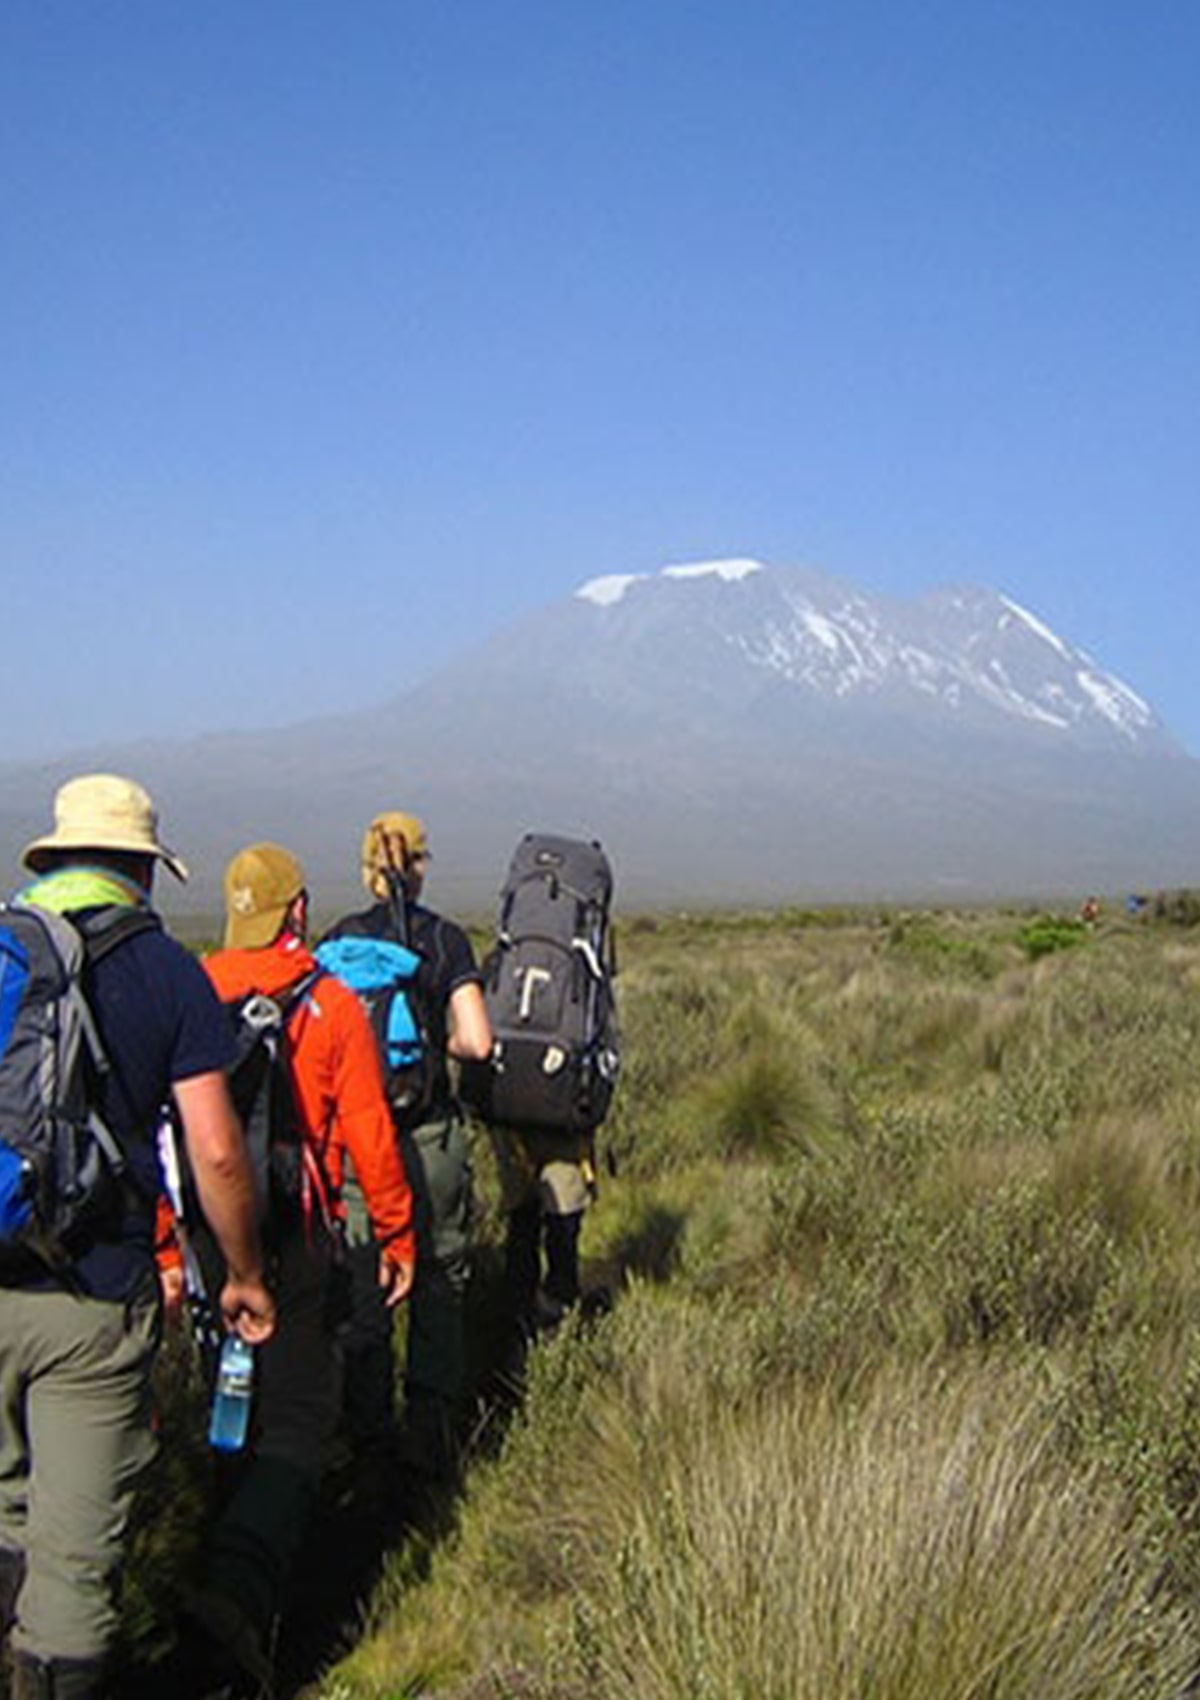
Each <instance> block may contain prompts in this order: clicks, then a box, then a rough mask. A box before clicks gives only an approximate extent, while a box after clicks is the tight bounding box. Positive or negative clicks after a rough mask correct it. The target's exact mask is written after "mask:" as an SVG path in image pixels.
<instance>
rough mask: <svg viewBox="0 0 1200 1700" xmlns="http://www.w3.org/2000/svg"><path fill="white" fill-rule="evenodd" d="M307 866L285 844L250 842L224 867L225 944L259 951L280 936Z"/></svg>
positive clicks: (301, 886)
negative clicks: (304, 867) (304, 866)
mask: <svg viewBox="0 0 1200 1700" xmlns="http://www.w3.org/2000/svg"><path fill="white" fill-rule="evenodd" d="M305 883H306V882H305V878H304V869H303V868H302V867H301V866H300V864H299V862H298V861H297V860H296V858H295V857H294V856H293V855H292V853H291V851H290V850H285V849H284V848H283V846H282V844H248V845H247V846H246V848H245V849H244V850H239V851H238V853H237V855H236V856H235V857H234V858H233V860H232V861H231V862H230V864H229V866H228V867H227V868H226V869H225V947H226V949H227V950H259V949H261V948H262V946H263V945H268V944H273V943H274V942H275V940H276V939H277V938H278V937H279V931H280V928H281V927H282V926H283V919H284V916H285V915H286V914H287V912H288V907H289V905H290V904H291V903H292V902H293V901H294V900H295V899H296V898H297V897H299V895H300V893H301V892H302V891H303V890H304V887H305Z"/></svg>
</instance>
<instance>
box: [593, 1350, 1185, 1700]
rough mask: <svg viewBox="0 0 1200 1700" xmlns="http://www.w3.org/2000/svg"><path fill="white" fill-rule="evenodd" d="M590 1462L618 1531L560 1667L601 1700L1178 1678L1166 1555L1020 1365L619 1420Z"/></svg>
mask: <svg viewBox="0 0 1200 1700" xmlns="http://www.w3.org/2000/svg"><path fill="white" fill-rule="evenodd" d="M609 1422H610V1425H613V1424H614V1423H615V1418H614V1417H613V1415H612V1413H610V1414H609ZM598 1471H599V1472H600V1479H599V1481H598V1484H597V1485H598V1487H599V1490H600V1491H599V1493H598V1495H597V1500H596V1507H597V1511H598V1513H599V1516H600V1518H601V1519H602V1520H603V1521H604V1522H605V1523H607V1525H608V1526H609V1531H610V1540H609V1543H608V1550H607V1553H606V1561H605V1563H604V1565H603V1568H602V1569H600V1568H595V1567H593V1568H592V1569H591V1571H590V1573H589V1572H586V1571H585V1573H584V1575H583V1576H582V1577H581V1578H580V1579H578V1580H577V1582H576V1584H575V1592H574V1597H573V1601H572V1641H571V1650H570V1656H569V1657H566V1658H564V1659H563V1661H562V1665H563V1668H564V1673H565V1674H566V1675H567V1676H568V1677H572V1676H574V1677H577V1678H578V1679H581V1681H582V1682H584V1683H586V1685H587V1690H588V1692H590V1693H591V1694H593V1695H595V1696H596V1697H597V1700H607V1697H609V1696H611V1697H612V1700H617V1697H618V1696H620V1697H622V1700H624V1697H625V1696H627V1695H630V1694H636V1695H637V1696H638V1697H639V1700H695V1697H697V1696H708V1697H711V1700H741V1697H745V1700H760V1697H761V1696H764V1695H769V1696H779V1697H781V1700H782V1697H784V1696H786V1697H788V1700H842V1697H845V1700H859V1697H860V1696H864V1695H867V1694H869V1695H871V1696H873V1697H874V1696H879V1697H881V1700H939V1697H941V1696H944V1697H946V1700H950V1697H951V1696H953V1697H954V1700H962V1697H964V1696H970V1695H987V1696H989V1697H991V1700H1009V1697H1011V1700H1017V1697H1021V1700H1060V1697H1061V1700H1067V1697H1070V1700H1084V1697H1091V1700H1121V1697H1123V1696H1129V1697H1133V1696H1138V1697H1145V1700H1149V1697H1150V1696H1151V1695H1153V1696H1155V1700H1166V1697H1167V1696H1169V1695H1172V1694H1182V1693H1183V1691H1184V1685H1185V1682H1186V1680H1187V1677H1188V1674H1189V1667H1190V1660H1189V1659H1188V1657H1187V1656H1186V1654H1184V1653H1183V1652H1182V1651H1181V1650H1180V1643H1178V1642H1176V1643H1175V1644H1174V1646H1172V1644H1171V1642H1170V1641H1169V1639H1168V1638H1167V1637H1166V1636H1165V1634H1164V1633H1162V1632H1163V1630H1164V1629H1165V1627H1166V1625H1165V1624H1164V1623H1162V1622H1159V1623H1158V1624H1157V1625H1154V1622H1153V1619H1152V1618H1151V1616H1150V1615H1149V1614H1148V1611H1147V1604H1148V1601H1149V1599H1150V1597H1151V1595H1152V1593H1153V1589H1154V1585H1155V1581H1156V1575H1157V1571H1156V1565H1155V1562H1154V1560H1153V1559H1152V1558H1151V1557H1149V1556H1148V1555H1147V1554H1146V1553H1145V1552H1144V1551H1143V1550H1141V1548H1140V1546H1139V1543H1138V1540H1137V1538H1136V1535H1135V1533H1134V1531H1133V1530H1132V1529H1131V1526H1130V1521H1129V1517H1128V1512H1127V1509H1126V1508H1125V1506H1124V1505H1123V1504H1122V1502H1121V1499H1120V1497H1119V1496H1117V1495H1114V1494H1113V1493H1112V1492H1111V1491H1106V1490H1105V1489H1104V1488H1103V1487H1102V1485H1101V1484H1100V1482H1099V1480H1098V1478H1097V1477H1096V1476H1095V1475H1094V1474H1093V1475H1090V1476H1089V1475H1087V1474H1081V1473H1075V1474H1071V1473H1070V1472H1068V1471H1067V1470H1066V1469H1065V1467H1064V1466H1063V1464H1062V1462H1061V1461H1060V1460H1057V1459H1056V1457H1055V1455H1054V1449H1053V1446H1052V1444H1051V1438H1050V1432H1049V1429H1048V1427H1047V1424H1046V1422H1045V1418H1044V1416H1043V1415H1042V1414H1041V1413H1040V1412H1039V1410H1038V1406H1037V1403H1036V1401H1034V1400H1031V1399H1030V1396H1029V1393H1028V1389H1027V1388H1025V1387H1023V1386H1022V1384H1021V1381H1020V1379H1019V1378H1008V1377H1006V1376H1005V1375H1002V1374H997V1373H996V1372H994V1371H990V1372H988V1373H986V1374H983V1375H977V1376H972V1377H970V1378H958V1379H954V1380H949V1379H947V1378H944V1377H939V1376H935V1375H932V1374H926V1375H921V1374H920V1373H918V1372H908V1373H904V1374H899V1375H897V1374H884V1375H882V1376H880V1377H879V1378H878V1379H877V1380H876V1381H874V1382H873V1383H872V1384H871V1385H869V1386H868V1387H867V1388H865V1389H864V1390H861V1391H860V1393H859V1395H858V1397H856V1398H853V1399H846V1398H844V1397H833V1398H831V1397H828V1396H826V1395H825V1394H824V1393H822V1392H820V1391H818V1392H815V1393H813V1394H811V1395H810V1396H808V1397H807V1398H804V1397H800V1398H789V1399H782V1398H779V1397H772V1396H771V1395H767V1396H766V1397H765V1398H764V1399H763V1400H762V1401H761V1402H759V1403H756V1404H755V1405H753V1406H751V1407H749V1408H738V1407H736V1406H724V1407H717V1408H710V1409H706V1410H704V1412H703V1415H702V1416H701V1417H700V1418H699V1419H697V1418H695V1417H694V1416H693V1418H692V1420H691V1421H690V1422H689V1423H688V1425H687V1427H686V1429H682V1430H676V1431H672V1430H671V1429H669V1428H668V1429H667V1430H666V1431H665V1432H661V1431H660V1432H659V1433H657V1434H656V1435H654V1436H653V1437H652V1438H650V1439H648V1438H647V1437H646V1435H645V1433H644V1430H643V1431H639V1430H637V1429H634V1430H633V1431H632V1432H627V1431H622V1430H621V1429H620V1428H619V1427H618V1428H617V1429H616V1431H615V1432H613V1428H612V1427H611V1426H610V1431H609V1433H608V1435H607V1436H606V1438H605V1442H604V1444H603V1447H602V1449H601V1450H600V1451H599V1453H598ZM601 1508H602V1509H601ZM589 1522H590V1523H591V1524H592V1526H593V1527H594V1523H595V1514H593V1515H592V1516H591V1517H590V1518H589ZM614 1559H615V1562H614ZM1156 1629H1157V1633H1156Z"/></svg>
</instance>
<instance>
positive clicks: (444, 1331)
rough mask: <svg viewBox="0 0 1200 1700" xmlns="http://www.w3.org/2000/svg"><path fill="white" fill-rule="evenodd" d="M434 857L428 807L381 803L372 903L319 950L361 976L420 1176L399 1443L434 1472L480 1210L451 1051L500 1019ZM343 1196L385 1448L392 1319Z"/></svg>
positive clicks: (372, 837)
mask: <svg viewBox="0 0 1200 1700" xmlns="http://www.w3.org/2000/svg"><path fill="white" fill-rule="evenodd" d="M429 860H430V856H429V841H428V837H427V835H426V831H425V827H424V825H423V824H422V823H421V821H419V820H418V819H417V818H416V817H415V816H414V815H409V814H404V813H402V812H400V811H398V810H393V811H390V812H387V813H384V814H380V815H377V816H376V817H375V819H374V820H373V821H372V822H371V823H370V825H369V826H368V827H367V830H366V832H365V834H364V836H363V842H362V854H361V864H362V878H363V884H364V885H365V886H366V888H367V890H368V891H369V892H370V894H371V896H372V898H373V899H374V903H373V904H372V906H371V907H370V908H369V909H365V910H361V911H359V912H358V913H356V914H353V915H347V916H345V917H344V918H343V919H342V920H341V921H339V922H338V923H337V924H336V925H335V926H334V927H332V928H331V929H330V931H329V933H328V934H327V935H326V937H325V939H324V940H323V941H322V943H321V945H320V947H319V949H318V957H319V959H320V960H321V961H322V962H323V963H324V964H325V965H326V966H327V967H330V968H331V969H333V971H334V972H336V973H337V974H339V975H341V976H343V977H344V978H346V979H347V981H348V982H349V983H350V984H352V985H354V986H355V987H356V988H357V989H358V991H359V995H360V996H361V997H362V998H363V1000H364V1002H365V1003H366V1005H367V1007H368V1010H369V1011H370V1013H371V1019H372V1025H373V1027H374V1029H375V1033H376V1039H377V1042H378V1044H379V1047H380V1051H381V1054H382V1056H383V1061H384V1075H385V1079H386V1082H387V1091H388V1098H389V1102H390V1104H391V1108H392V1117H393V1120H394V1123H395V1127H396V1132H397V1136H398V1138H399V1141H400V1144H401V1146H402V1148H403V1152H404V1161H405V1166H406V1168H407V1170H408V1175H409V1179H410V1181H411V1183H412V1188H413V1197H414V1201H415V1207H416V1231H417V1250H418V1257H417V1277H416V1283H415V1286H414V1288H413V1296H412V1304H411V1305H410V1307H409V1314H408V1353H407V1361H406V1364H405V1370H404V1418H403V1430H402V1433H401V1436H400V1451H401V1456H402V1460H403V1461H404V1462H405V1463H407V1464H408V1465H409V1466H411V1467H413V1468H414V1469H415V1470H416V1471H418V1472H419V1473H421V1474H423V1475H425V1476H427V1477H428V1478H430V1479H433V1480H437V1479H439V1478H442V1477H447V1476H450V1475H452V1474H453V1471H454V1468H455V1456H456V1450H457V1445H456V1425H457V1420H458V1417H459V1415H460V1406H461V1403H462V1398H463V1393H464V1388H465V1382H466V1346H465V1338H464V1307H465V1298H466V1288H467V1280H468V1275H469V1253H470V1222H471V1166H470V1158H469V1153H468V1147H467V1135H466V1129H465V1127H464V1125H463V1119H462V1115H461V1112H460V1110H459V1107H458V1104H457V1102H456V1100H455V1097H454V1092H453V1090H452V1086H451V1081H450V1072H449V1068H448V1065H447V1058H448V1057H454V1058H457V1059H459V1060H465V1059H470V1058H476V1059H480V1058H483V1057H486V1056H487V1055H488V1054H489V1052H490V1050H491V1045H492V1033H491V1027H490V1026H489V1024H488V1018H487V1011H486V1009H485V1008H484V1002H483V993H482V991H481V990H480V983H479V969H478V967H477V966H476V962H475V955H474V952H473V951H472V949H471V944H470V941H469V939H468V938H467V936H466V934H465V933H464V932H463V930H462V929H461V927H458V926H456V925H455V924H454V922H453V921H449V920H447V919H446V918H445V917H444V916H442V915H438V914H436V913H435V912H434V911H433V910H432V909H428V908H426V907H425V906H424V905H423V904H422V903H421V902H420V897H421V892H422V888H423V886H424V881H425V870H426V867H427V866H428V863H429ZM348 1196H349V1200H350V1204H351V1215H350V1233H351V1242H352V1250H351V1257H352V1271H353V1274H354V1317H353V1321H352V1325H351V1333H350V1339H349V1342H348V1346H347V1357H346V1417H347V1422H348V1425H349V1428H350V1431H351V1434H352V1437H353V1438H354V1439H355V1440H356V1441H357V1443H358V1444H359V1446H360V1448H361V1449H362V1450H363V1453H364V1456H369V1455H370V1452H371V1451H372V1450H373V1449H374V1450H376V1451H377V1452H382V1453H384V1454H385V1455H386V1453H387V1452H388V1451H389V1450H390V1448H391V1445H392V1441H393V1438H394V1432H395V1414H394V1392H393V1389H394V1379H395V1371H394V1365H393V1350H392V1335H393V1330H392V1325H391V1319H390V1318H389V1317H388V1316H387V1315H386V1314H385V1313H384V1312H383V1311H382V1310H381V1308H380V1306H379V1302H378V1298H377V1296H376V1294H375V1293H374V1291H373V1289H372V1287H371V1285H370V1282H369V1281H368V1280H367V1278H366V1267H367V1265H368V1264H369V1258H370V1250H369V1240H368V1239H367V1235H366V1224H365V1222H364V1221H363V1218H362V1215H361V1212H359V1213H358V1215H357V1219H356V1215H355V1212H354V1208H353V1204H354V1195H353V1193H350V1194H349V1195H348ZM364 1260H365V1261H364Z"/></svg>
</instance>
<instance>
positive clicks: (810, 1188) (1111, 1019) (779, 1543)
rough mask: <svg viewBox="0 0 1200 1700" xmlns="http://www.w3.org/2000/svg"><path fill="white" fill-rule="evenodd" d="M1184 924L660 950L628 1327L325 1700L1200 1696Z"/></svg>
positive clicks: (384, 1609) (599, 1330) (901, 929)
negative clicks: (1199, 1688) (1199, 1680)
mask: <svg viewBox="0 0 1200 1700" xmlns="http://www.w3.org/2000/svg"><path fill="white" fill-rule="evenodd" d="M1193 919H1194V917H1193V916H1192V915H1191V913H1190V911H1188V912H1181V914H1180V915H1179V916H1177V917H1176V920H1175V921H1171V920H1168V919H1164V920H1159V921H1155V920H1149V919H1147V920H1140V919H1139V920H1130V919H1126V918H1125V917H1124V916H1122V915H1118V914H1116V913H1108V914H1104V915H1102V916H1101V918H1100V921H1099V924H1098V925H1097V926H1096V928H1095V929H1094V930H1092V931H1087V930H1084V929H1082V928H1079V927H1077V926H1076V925H1074V924H1073V923H1071V922H1069V921H1066V922H1052V923H1050V924H1047V923H1046V922H1045V921H1044V920H1042V919H1039V918H1037V917H1033V916H1031V915H1028V914H1022V913H1018V912H1015V911H1014V912H1011V913H1006V912H998V911H991V912H986V913H983V912H981V913H975V914H956V913H928V914H895V913H893V914H886V915H885V914H868V913H854V912H847V913H842V914H831V913H820V912H819V913H799V912H792V913H789V912H783V913H779V914H775V915H770V916H724V917H721V916H712V917H693V918H690V919H686V918H679V919H659V920H651V919H649V918H646V919H642V920H634V921H630V922H627V923H626V924H625V925H624V926H623V928H621V929H620V932H619V945H620V950H621V954H622V972H621V977H620V981H619V991H620V999H621V1012H622V1020H623V1026H624V1029H625V1035H626V1066H625V1075H624V1079H623V1083H622V1087H621V1089H620V1092H619V1094H618V1100H617V1107H616V1110H615V1113H614V1116H613V1118H612V1121H611V1123H610V1125H609V1127H608V1128H607V1129H606V1130H605V1136H604V1143H605V1146H606V1147H607V1148H608V1150H609V1152H610V1153H611V1155H612V1157H613V1159H614V1160H615V1165H616V1169H617V1173H616V1176H615V1178H609V1177H607V1176H605V1177H604V1179H603V1182H602V1191H601V1197H600V1199H599V1202H598V1204H597V1206H596V1208H595V1209H594V1211H593V1212H592V1213H591V1215H590V1216H589V1218H588V1220H587V1225H586V1230H585V1239H584V1252H585V1261H586V1266H587V1276H588V1279H589V1280H590V1281H591V1282H593V1283H595V1282H600V1281H603V1282H605V1283H607V1284H608V1285H610V1286H611V1287H612V1288H613V1290H614V1292H615V1294H616V1302H615V1305H614V1308H613V1310H612V1312H611V1314H610V1315H608V1316H605V1317H603V1318H601V1319H600V1320H599V1321H597V1322H594V1323H592V1324H590V1325H588V1326H586V1327H584V1326H576V1325H574V1324H572V1325H569V1326H568V1327H566V1328H565V1329H564V1330H563V1331H561V1332H560V1333H559V1334H558V1335H557V1336H556V1337H555V1338H553V1339H552V1340H549V1341H548V1342H546V1343H545V1344H543V1345H541V1346H539V1348H538V1349H537V1350H536V1352H535V1353H534V1354H533V1356H532V1359H531V1361H530V1363H529V1366H528V1370H527V1379H526V1385H525V1389H524V1398H523V1401H522V1403H521V1406H520V1408H519V1410H518V1411H517V1413H516V1414H515V1416H513V1417H512V1419H511V1420H510V1421H509V1423H508V1426H507V1429H506V1431H505V1432H504V1434H503V1437H502V1439H497V1438H496V1437H497V1434H498V1425H497V1424H495V1423H492V1424H489V1423H488V1422H487V1420H486V1418H487V1416H488V1413H487V1411H486V1410H483V1411H481V1423H480V1434H481V1437H482V1438H481V1442H480V1445H479V1448H478V1452H477V1455H476V1456H475V1457H474V1458H473V1460H472V1462H471V1464H470V1467H469V1470H468V1474H467V1482H466V1489H465V1492H464V1494H463V1496H462V1498H461V1500H460V1501H459V1502H458V1504H457V1506H456V1508H455V1511H454V1514H453V1518H452V1520H451V1522H450V1525H449V1526H448V1527H446V1528H444V1529H442V1530H441V1531H440V1532H439V1533H438V1534H437V1536H436V1537H434V1536H432V1535H430V1534H429V1533H428V1532H427V1533H425V1534H423V1535H419V1536H416V1535H415V1536H413V1537H412V1538H411V1539H410V1540H409V1541H408V1542H407V1543H406V1544H405V1545H403V1546H402V1547H401V1548H399V1549H398V1550H397V1551H396V1552H395V1553H394V1554H393V1556H392V1558H391V1560H390V1563H389V1566H388V1570H387V1573H386V1575H385V1577H384V1580H383V1583H382V1585H381V1586H380V1588H379V1590H378V1592H377V1595H376V1597H375V1599H374V1602H373V1605H372V1608H371V1611H370V1614H369V1619H368V1621H367V1623H366V1624H365V1626H364V1634H363V1636H362V1638H361V1641H360V1642H359V1644H358V1645H357V1647H356V1649H355V1651H354V1652H353V1653H352V1655H351V1656H349V1657H348V1658H346V1659H345V1660H343V1661H342V1662H341V1663H340V1664H338V1665H337V1666H336V1667H335V1668H333V1669H331V1670H330V1671H329V1672H328V1673H327V1675H326V1676H325V1677H324V1678H323V1679H322V1680H321V1681H320V1682H318V1683H317V1684H316V1685H314V1686H313V1687H312V1688H311V1689H310V1690H308V1694H309V1696H310V1697H312V1700H315V1697H317V1696H319V1697H320V1700H402V1697H404V1700H414V1697H416V1696H427V1697H436V1700H583V1697H584V1696H587V1697H588V1700H1135V1697H1136V1700H1170V1697H1172V1696H1183V1695H1184V1694H1186V1693H1190V1692H1193V1691H1194V1690H1193V1688H1192V1686H1191V1684H1193V1682H1194V1680H1195V1673H1196V1671H1197V1669H1198V1668H1200V1611H1198V1602H1200V1400H1198V1398H1197V1392H1198V1390H1200V1255H1198V1244H1197V1216H1198V1210H1200V1042H1198V1041H1200V929H1194V928H1193V926H1192V925H1190V924H1181V923H1182V922H1190V921H1192V920H1193ZM478 1168H479V1178H480V1181H481V1190H482V1192H483V1195H484V1203H485V1208H484V1218H483V1222H482V1232H481V1256H480V1268H481V1279H480V1282H479V1285H478V1292H477V1295H476V1302H477V1304H478V1307H479V1313H480V1317H481V1318H484V1319H486V1317H487V1316H488V1314H489V1303H490V1298H489V1287H488V1284H489V1280H492V1279H494V1270H495V1261H496V1260H495V1256H494V1249H493V1248H494V1246H495V1244H496V1242H497V1240H498V1237H499V1222H498V1217H497V1213H496V1207H495V1200H494V1178H493V1174H492V1169H491V1164H490V1159H489V1158H488V1156H487V1154H486V1152H485V1151H483V1150H481V1152H480V1157H479V1165H478Z"/></svg>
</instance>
